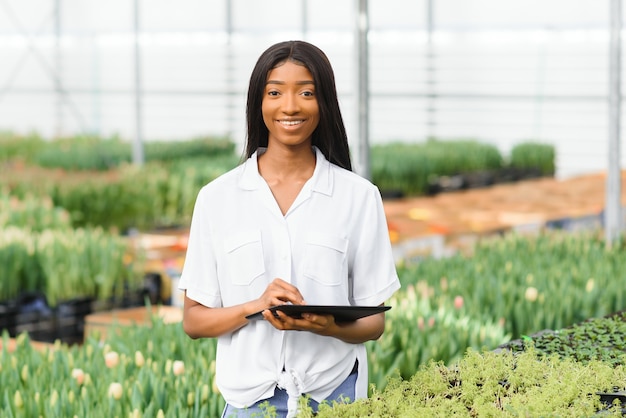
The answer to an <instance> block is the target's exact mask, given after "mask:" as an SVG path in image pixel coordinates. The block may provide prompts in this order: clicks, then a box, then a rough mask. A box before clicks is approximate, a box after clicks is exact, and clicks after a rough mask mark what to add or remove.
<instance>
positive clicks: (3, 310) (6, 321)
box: [0, 300, 17, 336]
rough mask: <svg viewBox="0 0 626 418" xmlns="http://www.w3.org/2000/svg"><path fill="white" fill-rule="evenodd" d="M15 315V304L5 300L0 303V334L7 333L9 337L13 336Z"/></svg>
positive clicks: (13, 301)
mask: <svg viewBox="0 0 626 418" xmlns="http://www.w3.org/2000/svg"><path fill="white" fill-rule="evenodd" d="M16 315H17V302H16V301H15V300H5V301H2V302H0V334H2V332H3V331H5V330H6V331H7V332H8V333H9V335H10V336H13V335H15V316H16Z"/></svg>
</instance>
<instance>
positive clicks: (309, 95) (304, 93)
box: [302, 90, 315, 97]
mask: <svg viewBox="0 0 626 418" xmlns="http://www.w3.org/2000/svg"><path fill="white" fill-rule="evenodd" d="M302 95H303V96H304V97H314V96H315V93H314V92H312V91H308V90H307V91H303V92H302Z"/></svg>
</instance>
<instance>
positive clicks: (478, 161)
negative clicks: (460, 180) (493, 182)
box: [371, 139, 554, 196]
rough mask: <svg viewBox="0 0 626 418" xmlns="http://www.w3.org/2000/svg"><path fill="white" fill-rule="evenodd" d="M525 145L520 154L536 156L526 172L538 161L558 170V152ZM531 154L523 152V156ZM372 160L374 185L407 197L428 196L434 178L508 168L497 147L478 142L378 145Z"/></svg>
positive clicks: (531, 160) (516, 159) (458, 141)
mask: <svg viewBox="0 0 626 418" xmlns="http://www.w3.org/2000/svg"><path fill="white" fill-rule="evenodd" d="M521 145H524V144H520V148H519V150H522V151H523V150H525V149H530V150H532V156H533V158H532V159H530V158H529V159H528V161H527V165H526V166H524V168H534V167H535V166H534V163H535V162H536V161H540V162H541V163H542V164H546V163H547V162H548V161H552V167H553V168H554V161H553V160H554V150H553V148H552V147H551V146H547V145H546V146H545V147H537V146H535V145H534V144H532V145H529V146H521ZM516 149H517V148H516ZM517 154H519V151H517V152H516V158H515V161H516V163H517V164H518V165H517V166H515V167H516V168H521V166H520V165H519V164H520V162H519V159H520V158H519V157H517ZM528 154H529V152H522V155H528ZM371 160H372V181H373V182H374V183H375V184H376V185H377V186H378V187H379V188H380V189H381V190H383V191H392V190H395V191H401V192H402V193H404V194H405V195H407V196H411V195H423V194H426V193H427V192H428V186H429V182H430V180H431V179H433V178H437V177H441V176H452V175H459V174H466V175H467V174H472V173H478V172H490V171H491V172H497V171H498V170H500V169H503V168H506V167H507V165H506V164H505V162H504V158H503V157H502V155H501V154H500V152H499V151H498V149H497V148H496V147H495V146H494V145H491V144H484V143H480V142H478V141H476V140H450V141H443V140H434V139H432V140H429V141H426V142H423V143H411V144H408V143H390V144H385V145H374V146H372V148H371ZM552 173H554V170H552ZM552 173H550V174H552ZM545 174H548V173H547V172H546V173H545Z"/></svg>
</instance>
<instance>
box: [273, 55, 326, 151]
mask: <svg viewBox="0 0 626 418" xmlns="http://www.w3.org/2000/svg"><path fill="white" fill-rule="evenodd" d="M261 107H262V109H261V110H262V112H263V121H264V122H265V126H267V129H268V130H269V137H268V147H270V146H272V144H274V145H278V144H282V145H283V146H288V147H299V146H303V145H304V146H307V147H310V146H311V137H312V135H313V131H315V128H317V125H318V123H319V120H320V115H319V107H318V104H317V97H316V95H315V84H314V82H313V76H312V75H311V73H310V72H309V70H308V69H307V68H306V67H305V66H303V65H298V64H296V63H294V62H291V61H286V62H284V63H283V64H280V65H279V66H278V67H276V68H274V69H273V70H271V71H270V72H269V74H268V76H267V82H266V83H265V90H264V92H263V102H262V106H261Z"/></svg>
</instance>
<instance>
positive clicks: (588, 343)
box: [501, 312, 626, 367]
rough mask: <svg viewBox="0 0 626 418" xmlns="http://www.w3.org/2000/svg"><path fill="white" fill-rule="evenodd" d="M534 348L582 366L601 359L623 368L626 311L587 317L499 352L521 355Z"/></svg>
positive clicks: (539, 352)
mask: <svg viewBox="0 0 626 418" xmlns="http://www.w3.org/2000/svg"><path fill="white" fill-rule="evenodd" d="M531 348H532V349H534V350H535V351H536V352H537V353H538V354H540V355H558V356H560V357H562V358H571V359H574V360H576V361H578V362H581V363H587V362H589V361H593V360H600V361H602V362H604V363H607V364H610V365H613V366H614V367H617V366H624V365H625V364H626V363H625V362H626V312H620V313H616V314H614V315H609V316H606V317H602V318H590V319H588V320H586V321H583V322H581V323H578V324H574V325H573V326H571V327H567V328H564V329H559V330H549V331H544V332H541V333H539V334H538V335H532V336H524V337H523V338H520V339H519V340H515V341H512V342H509V343H507V344H504V345H503V346H502V347H501V349H506V350H511V351H512V352H520V351H525V350H529V349H531Z"/></svg>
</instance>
